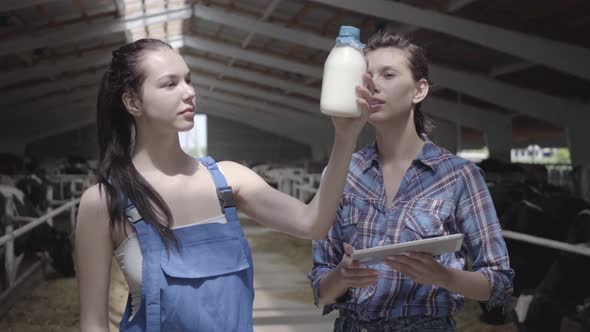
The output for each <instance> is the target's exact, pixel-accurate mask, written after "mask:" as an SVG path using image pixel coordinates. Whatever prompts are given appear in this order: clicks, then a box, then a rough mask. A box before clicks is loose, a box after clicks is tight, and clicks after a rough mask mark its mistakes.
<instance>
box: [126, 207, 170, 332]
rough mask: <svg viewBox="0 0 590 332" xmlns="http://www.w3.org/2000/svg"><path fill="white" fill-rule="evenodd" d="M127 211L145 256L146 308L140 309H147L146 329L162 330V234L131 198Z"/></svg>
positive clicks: (144, 286)
mask: <svg viewBox="0 0 590 332" xmlns="http://www.w3.org/2000/svg"><path fill="white" fill-rule="evenodd" d="M125 213H126V215H127V219H128V220H129V221H130V222H132V223H133V227H134V228H135V231H136V232H137V237H138V240H139V241H140V247H141V253H142V256H143V264H142V268H141V275H142V284H143V285H142V287H141V292H142V297H144V298H145V301H144V303H145V308H140V310H144V309H145V318H146V331H147V332H160V330H161V325H162V324H161V317H160V316H161V309H160V283H161V280H160V279H161V277H162V276H161V275H162V273H161V272H160V271H161V267H160V260H161V257H162V250H163V247H164V245H163V243H162V239H161V238H160V235H159V234H158V233H157V232H156V230H155V229H154V228H153V227H152V226H151V225H150V224H148V223H147V222H145V220H144V219H143V217H142V216H141V215H140V214H139V211H138V210H137V208H136V207H135V205H134V204H133V203H132V202H131V200H128V201H127V209H126V212H125ZM139 314H140V313H139V312H138V313H136V315H139Z"/></svg>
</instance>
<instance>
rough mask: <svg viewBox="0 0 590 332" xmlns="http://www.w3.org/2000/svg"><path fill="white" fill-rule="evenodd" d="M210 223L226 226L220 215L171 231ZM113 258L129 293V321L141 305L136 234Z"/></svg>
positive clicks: (139, 268)
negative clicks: (117, 264)
mask: <svg viewBox="0 0 590 332" xmlns="http://www.w3.org/2000/svg"><path fill="white" fill-rule="evenodd" d="M211 223H219V224H226V223H227V219H226V218H225V215H223V214H222V215H219V216H217V217H214V218H211V219H207V220H201V221H197V222H196V223H192V224H188V225H183V226H179V227H173V228H172V229H178V228H183V227H189V226H194V225H203V224H211ZM115 258H116V259H117V262H118V263H119V267H120V268H121V271H122V272H123V276H125V281H127V285H128V287H129V293H130V294H131V315H130V317H129V320H131V319H132V318H133V316H135V313H136V312H137V310H138V309H139V304H140V303H141V268H142V263H143V255H142V254H141V248H140V247H139V240H138V239H137V234H135V233H133V234H131V235H129V237H127V238H126V239H125V240H123V242H121V244H120V245H119V246H118V247H117V249H115Z"/></svg>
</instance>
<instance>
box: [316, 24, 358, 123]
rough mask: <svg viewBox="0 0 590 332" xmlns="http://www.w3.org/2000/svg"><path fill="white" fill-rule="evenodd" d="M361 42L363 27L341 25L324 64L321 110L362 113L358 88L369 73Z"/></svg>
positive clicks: (347, 115)
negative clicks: (361, 28)
mask: <svg viewBox="0 0 590 332" xmlns="http://www.w3.org/2000/svg"><path fill="white" fill-rule="evenodd" d="M363 48H364V45H363V44H362V43H361V42H360V30H359V29H358V28H356V27H352V26H342V27H340V35H339V36H338V38H336V45H335V46H334V48H333V49H332V51H330V54H329V55H328V58H327V59H326V63H325V64H324V77H323V79H322V95H321V99H320V109H321V111H322V113H325V114H328V115H334V116H340V117H357V116H360V115H361V112H360V110H359V109H357V105H356V93H355V87H356V86H357V85H360V86H362V85H363V79H362V76H363V74H364V73H366V72H367V62H366V61H365V56H364V55H363V52H362V49H363Z"/></svg>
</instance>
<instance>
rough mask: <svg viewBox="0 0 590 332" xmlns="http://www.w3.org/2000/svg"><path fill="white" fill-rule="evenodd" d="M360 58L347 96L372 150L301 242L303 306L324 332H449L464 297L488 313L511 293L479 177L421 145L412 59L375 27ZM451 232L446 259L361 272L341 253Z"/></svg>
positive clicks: (422, 89) (421, 89) (422, 65)
mask: <svg viewBox="0 0 590 332" xmlns="http://www.w3.org/2000/svg"><path fill="white" fill-rule="evenodd" d="M365 57H366V59H367V62H368V74H365V77H364V78H363V79H364V82H365V87H357V95H358V97H359V99H358V102H359V104H361V105H363V107H364V108H366V109H368V111H369V120H368V122H369V123H370V124H371V125H373V126H374V127H375V129H376V140H375V144H373V145H370V146H367V147H365V148H364V149H362V150H360V151H359V152H357V153H355V154H354V155H353V158H352V161H351V163H350V167H349V174H348V177H347V184H346V186H345V189H344V193H343V196H342V200H341V202H340V206H339V208H338V212H337V217H336V220H335V222H334V224H333V226H332V228H331V229H330V231H329V233H328V235H327V236H326V238H325V239H323V240H319V241H314V243H313V259H314V266H313V270H312V271H311V273H310V274H309V278H310V280H311V284H312V287H313V290H314V296H315V301H316V304H317V303H320V302H321V303H324V304H326V306H325V308H324V314H326V313H328V312H330V311H332V310H339V311H340V316H339V318H338V319H337V320H336V322H335V326H334V331H346V332H349V331H399V330H401V331H454V330H455V323H454V321H453V319H452V317H451V315H452V314H453V313H454V312H455V310H457V309H461V308H462V306H463V299H464V297H467V298H470V299H475V300H478V301H482V302H487V303H488V305H490V306H494V305H499V304H501V303H503V302H504V301H506V300H507V299H508V298H509V297H510V295H511V293H512V279H513V276H514V272H513V271H512V270H511V269H510V265H509V260H508V253H507V250H506V245H505V243H504V240H503V238H502V233H501V229H500V225H499V223H498V219H497V216H496V212H495V210H494V205H493V203H492V199H491V197H490V194H489V192H488V189H487V186H486V184H485V182H484V179H483V176H482V172H481V170H480V169H479V168H478V167H477V166H475V165H474V164H473V163H471V162H469V161H467V160H464V159H462V158H459V157H457V156H455V155H453V154H451V153H450V152H448V151H446V150H444V149H442V148H440V147H438V146H437V145H435V144H434V143H433V142H432V141H430V140H429V139H428V136H427V135H426V134H427V133H428V132H429V129H430V125H429V123H428V122H427V121H426V120H425V118H424V115H423V113H422V111H421V110H420V103H421V102H422V101H423V100H424V98H425V97H426V95H427V94H428V89H429V75H428V65H427V63H426V58H425V56H424V52H423V50H422V49H421V48H420V47H418V46H416V45H414V44H412V43H411V42H410V41H408V40H407V39H405V38H403V37H401V36H399V35H396V34H395V33H394V32H392V30H391V29H385V30H381V31H379V32H377V33H376V34H375V35H374V36H372V37H371V38H370V39H369V41H368V45H367V47H366V48H365ZM455 233H463V234H465V239H464V242H463V247H462V248H461V250H460V251H458V252H456V253H448V254H443V255H439V256H435V257H433V256H430V255H427V254H423V253H417V252H410V253H405V254H402V255H397V256H393V257H390V258H389V259H388V260H387V261H385V262H383V264H377V265H372V266H362V265H360V264H358V263H354V262H352V260H351V258H350V254H351V253H352V251H353V248H356V249H363V248H370V247H376V246H382V245H386V244H392V243H400V242H406V241H411V240H417V239H422V238H429V237H436V236H441V235H448V234H455ZM466 263H467V264H466ZM466 265H469V267H468V268H467V266H466Z"/></svg>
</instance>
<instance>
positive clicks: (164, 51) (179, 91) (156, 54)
mask: <svg viewBox="0 0 590 332" xmlns="http://www.w3.org/2000/svg"><path fill="white" fill-rule="evenodd" d="M141 68H142V69H143V70H144V74H145V81H144V82H143V85H142V88H141V91H140V98H141V102H140V104H141V106H140V116H138V117H136V122H138V123H139V124H140V125H148V126H149V128H150V129H151V130H158V129H164V130H166V129H170V130H173V131H188V130H190V129H191V128H192V127H193V126H194V115H195V89H194V88H193V86H192V85H191V73H190V70H189V68H188V67H187V65H186V63H185V62H184V60H183V59H182V57H181V56H180V55H179V54H178V53H176V52H175V51H174V50H172V49H168V48H160V49H158V50H154V51H148V52H147V53H146V54H145V55H144V58H143V59H142V62H141Z"/></svg>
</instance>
